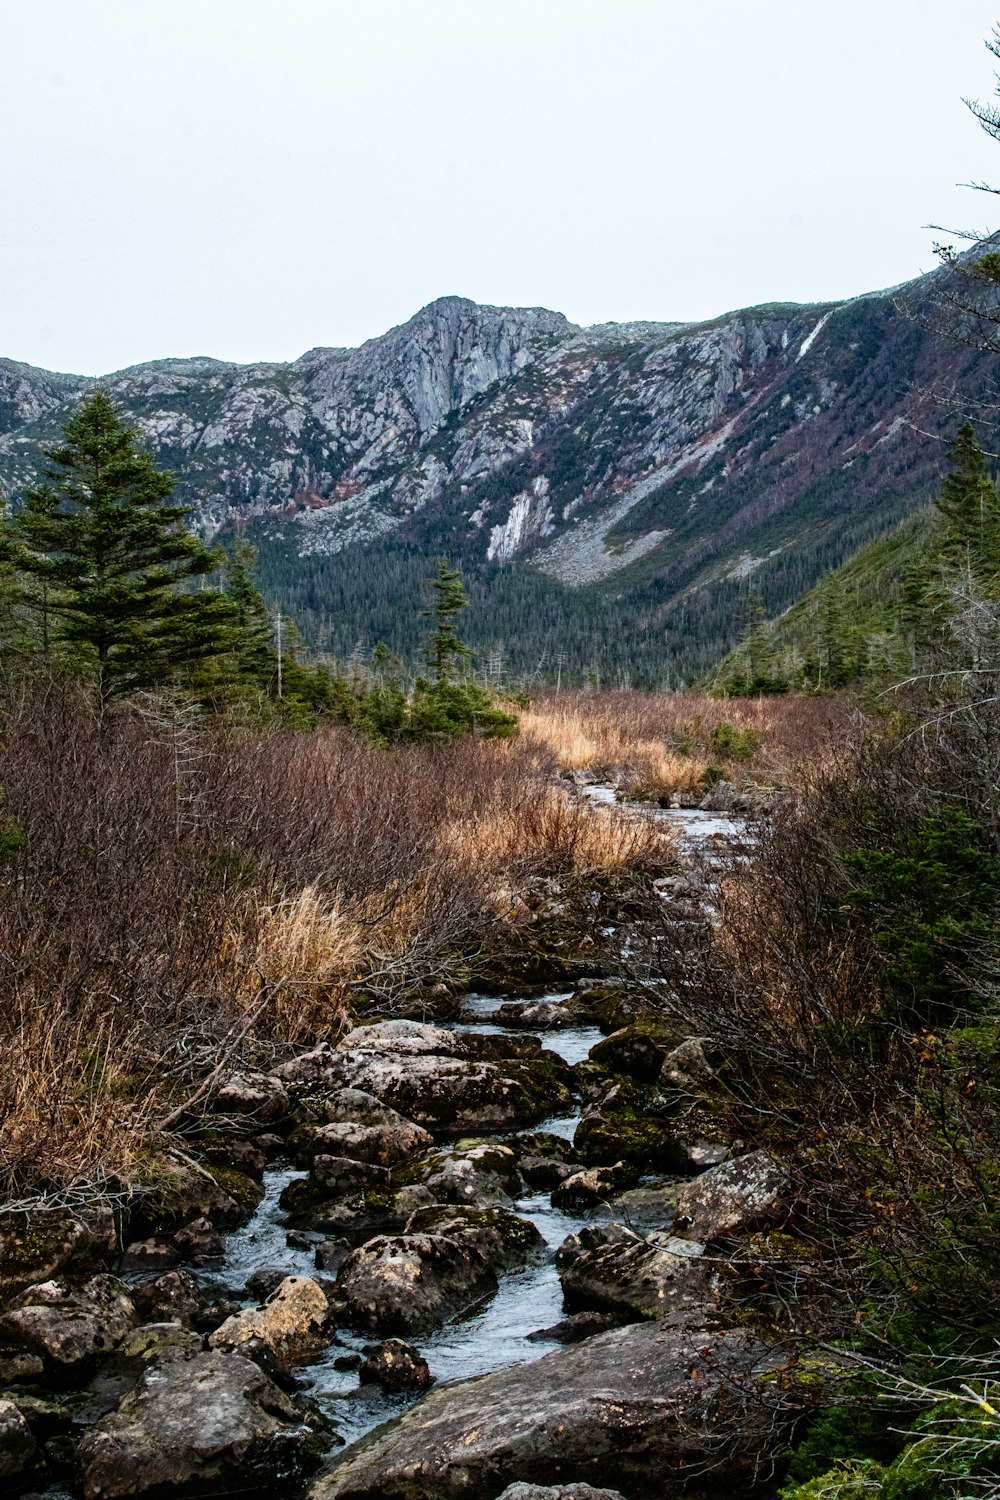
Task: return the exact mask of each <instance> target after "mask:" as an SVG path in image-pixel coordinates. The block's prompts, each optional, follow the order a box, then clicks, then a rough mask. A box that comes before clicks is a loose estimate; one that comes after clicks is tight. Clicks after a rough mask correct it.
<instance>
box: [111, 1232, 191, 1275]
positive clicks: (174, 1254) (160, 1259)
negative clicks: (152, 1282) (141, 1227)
mask: <svg viewBox="0 0 1000 1500" xmlns="http://www.w3.org/2000/svg"><path fill="white" fill-rule="evenodd" d="M180 1259H181V1252H180V1251H179V1250H178V1248H177V1246H176V1245H174V1244H171V1242H170V1241H169V1240H160V1239H148V1240H133V1241H132V1243H131V1244H130V1245H126V1246H125V1249H124V1251H123V1252H122V1258H121V1262H120V1263H119V1267H118V1269H119V1270H120V1271H123V1272H127V1273H129V1274H133V1273H135V1272H136V1271H169V1270H171V1269H172V1268H173V1267H174V1266H176V1265H179V1264H180Z"/></svg>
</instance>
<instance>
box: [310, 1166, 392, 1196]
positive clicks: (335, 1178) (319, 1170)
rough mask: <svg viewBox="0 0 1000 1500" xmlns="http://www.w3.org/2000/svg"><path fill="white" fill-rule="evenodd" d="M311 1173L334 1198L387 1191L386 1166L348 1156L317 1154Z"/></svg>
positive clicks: (387, 1176)
mask: <svg viewBox="0 0 1000 1500" xmlns="http://www.w3.org/2000/svg"><path fill="white" fill-rule="evenodd" d="M312 1175H313V1177H314V1178H315V1180H316V1181H317V1182H318V1183H319V1185H320V1187H321V1188H323V1189H324V1190H325V1191H326V1192H327V1193H329V1194H330V1195H331V1196H332V1197H334V1198H344V1197H347V1196H348V1195H349V1194H350V1193H358V1192H366V1191H369V1190H370V1191H371V1192H374V1193H386V1192H388V1191H389V1185H390V1174H389V1169H388V1167H375V1166H372V1165H371V1163H370V1162H367V1161H356V1160H354V1158H353V1157H349V1156H317V1157H314V1159H313V1164H312Z"/></svg>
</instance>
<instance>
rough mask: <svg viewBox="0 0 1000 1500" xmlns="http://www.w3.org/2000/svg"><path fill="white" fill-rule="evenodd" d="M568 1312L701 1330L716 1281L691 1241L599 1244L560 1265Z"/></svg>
mask: <svg viewBox="0 0 1000 1500" xmlns="http://www.w3.org/2000/svg"><path fill="white" fill-rule="evenodd" d="M559 1279H560V1281H561V1282H562V1289H563V1299H564V1301H565V1304H566V1307H567V1309H568V1310H569V1311H571V1312H573V1311H578V1310H583V1309H592V1310H596V1311H597V1312H610V1313H614V1314H616V1315H617V1316H619V1317H622V1318H632V1319H638V1318H667V1319H668V1320H669V1321H670V1322H672V1323H674V1324H692V1325H694V1326H699V1327H703V1326H704V1325H705V1321H706V1319H707V1318H708V1317H709V1315H710V1314H711V1313H712V1312H714V1310H715V1307H716V1304H717V1301H718V1284H717V1277H716V1274H715V1272H714V1270H713V1269H712V1267H711V1266H710V1265H709V1264H708V1262H707V1261H706V1260H705V1259H704V1258H703V1255H702V1246H700V1245H696V1244H695V1243H694V1242H693V1241H691V1240H681V1239H671V1238H669V1237H667V1236H661V1235H657V1236H654V1241H652V1242H651V1241H646V1240H640V1241H639V1242H638V1243H632V1244H618V1245H599V1246H597V1247H596V1248H595V1249H593V1250H585V1251H584V1252H583V1254H582V1255H578V1256H575V1257H574V1258H573V1259H572V1261H570V1263H569V1264H568V1265H564V1266H562V1267H560V1271H559Z"/></svg>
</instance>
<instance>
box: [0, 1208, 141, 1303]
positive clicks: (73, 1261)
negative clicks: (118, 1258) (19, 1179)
mask: <svg viewBox="0 0 1000 1500" xmlns="http://www.w3.org/2000/svg"><path fill="white" fill-rule="evenodd" d="M117 1252H118V1236H117V1233H116V1230H115V1219H114V1214H113V1213H112V1211H111V1209H110V1207H107V1206H106V1205H100V1204H99V1205H96V1206H94V1207H92V1208H88V1209H85V1210H83V1209H79V1210H74V1209H69V1208H31V1209H21V1210H18V1211H16V1212H10V1213H4V1214H2V1215H0V1301H4V1300H6V1298H8V1297H10V1296H14V1295H16V1294H17V1293H18V1292H20V1291H23V1290H24V1288H25V1287H26V1286H32V1285H34V1284H35V1283H37V1282H40V1281H48V1280H50V1279H51V1278H52V1277H53V1276H57V1275H60V1274H63V1273H69V1272H72V1273H73V1274H77V1275H79V1274H85V1273H87V1272H90V1271H99V1270H101V1269H102V1268H103V1267H104V1266H106V1265H107V1264H108V1263H109V1262H110V1261H111V1260H113V1258H114V1256H115V1255H116V1254H117Z"/></svg>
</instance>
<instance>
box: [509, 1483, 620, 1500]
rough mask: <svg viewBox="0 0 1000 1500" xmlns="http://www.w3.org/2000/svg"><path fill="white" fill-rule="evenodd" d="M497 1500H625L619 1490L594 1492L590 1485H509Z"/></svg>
mask: <svg viewBox="0 0 1000 1500" xmlns="http://www.w3.org/2000/svg"><path fill="white" fill-rule="evenodd" d="M497 1500H625V1496H624V1495H623V1494H622V1492H621V1490H595V1489H594V1487H593V1485H590V1484H555V1485H552V1484H545V1485H542V1484H521V1483H520V1482H518V1483H517V1484H509V1485H508V1486H507V1488H506V1489H505V1490H504V1492H503V1494H502V1495H498V1496H497Z"/></svg>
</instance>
